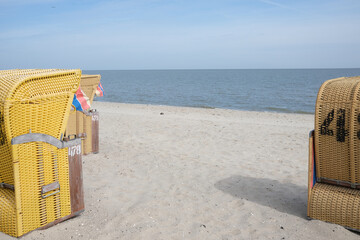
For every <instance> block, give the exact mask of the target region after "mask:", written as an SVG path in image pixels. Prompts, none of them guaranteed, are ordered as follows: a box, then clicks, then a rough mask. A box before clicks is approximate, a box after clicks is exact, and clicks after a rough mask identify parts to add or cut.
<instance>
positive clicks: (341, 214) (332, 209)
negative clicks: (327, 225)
mask: <svg viewBox="0 0 360 240" xmlns="http://www.w3.org/2000/svg"><path fill="white" fill-rule="evenodd" d="M308 210H309V213H310V214H309V216H310V217H311V218H314V219H319V220H322V221H326V222H332V223H336V224H339V225H342V226H345V227H349V228H352V229H360V191H359V190H355V189H351V188H347V187H340V186H334V185H329V184H325V183H316V184H315V185H314V187H313V189H312V190H311V195H310V202H309V209H308Z"/></svg>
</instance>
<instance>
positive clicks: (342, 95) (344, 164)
mask: <svg viewBox="0 0 360 240" xmlns="http://www.w3.org/2000/svg"><path fill="white" fill-rule="evenodd" d="M359 100H360V77H351V78H338V79H332V80H328V81H326V82H325V83H324V84H323V85H322V86H321V88H320V90H319V93H318V97H317V101H316V111H315V149H316V151H315V153H316V175H317V177H318V178H326V179H334V180H340V181H344V182H349V183H360V172H359V171H360V154H359V150H360V101H359Z"/></svg>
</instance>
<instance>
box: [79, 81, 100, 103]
mask: <svg viewBox="0 0 360 240" xmlns="http://www.w3.org/2000/svg"><path fill="white" fill-rule="evenodd" d="M100 79H101V75H89V74H83V75H82V76H81V81H80V88H81V90H83V92H84V93H85V95H86V96H87V97H88V98H89V100H90V104H92V102H93V100H94V96H95V92H96V89H97V87H98V85H99V83H100Z"/></svg>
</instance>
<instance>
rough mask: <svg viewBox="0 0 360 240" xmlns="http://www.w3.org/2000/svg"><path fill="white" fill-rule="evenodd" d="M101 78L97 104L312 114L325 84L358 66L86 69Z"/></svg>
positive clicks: (357, 71) (355, 73) (354, 72)
mask: <svg viewBox="0 0 360 240" xmlns="http://www.w3.org/2000/svg"><path fill="white" fill-rule="evenodd" d="M83 73H84V74H101V84H102V86H103V89H104V92H105V95H104V96H103V97H98V98H96V99H95V101H107V102H119V103H136V104H151V105H169V106H185V107H197V108H224V109H235V110H248V111H268V112H283V113H305V114H313V113H314V111H315V102H316V96H317V93H318V90H319V88H320V86H321V84H322V83H323V82H325V81H326V80H328V79H333V78H338V77H349V76H360V68H346V69H345V68H341V69H223V70H222V69H219V70H215V69H214V70H200V69H199V70H84V71H83Z"/></svg>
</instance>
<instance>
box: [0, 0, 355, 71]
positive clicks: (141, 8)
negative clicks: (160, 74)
mask: <svg viewBox="0 0 360 240" xmlns="http://www.w3.org/2000/svg"><path fill="white" fill-rule="evenodd" d="M346 67H360V1H359V0H319V1H317V0H297V1H290V0H287V1H285V0H252V1H250V0H237V1H235V0H217V1H212V0H198V1H197V0H189V1H187V0H183V1H181V0H129V1H108V0H104V1H100V0H98V1H96V0H74V1H69V0H34V1H31V0H0V69H9V68H81V69H87V70H91V69H96V70H102V69H197V68H201V69H219V68H346Z"/></svg>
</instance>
